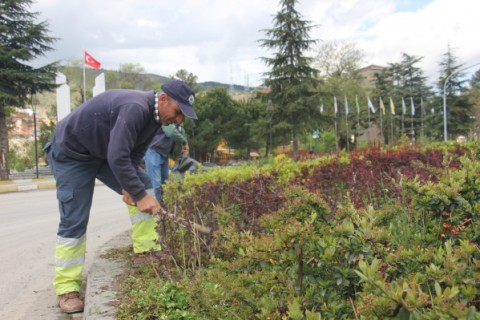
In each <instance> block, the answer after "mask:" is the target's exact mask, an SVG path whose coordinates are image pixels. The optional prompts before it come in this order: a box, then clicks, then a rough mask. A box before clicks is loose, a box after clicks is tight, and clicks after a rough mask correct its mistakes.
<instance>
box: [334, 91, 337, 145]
mask: <svg viewBox="0 0 480 320" xmlns="http://www.w3.org/2000/svg"><path fill="white" fill-rule="evenodd" d="M333 109H334V115H335V148H336V150H337V151H338V124H337V112H338V105H337V97H336V96H334V97H333Z"/></svg>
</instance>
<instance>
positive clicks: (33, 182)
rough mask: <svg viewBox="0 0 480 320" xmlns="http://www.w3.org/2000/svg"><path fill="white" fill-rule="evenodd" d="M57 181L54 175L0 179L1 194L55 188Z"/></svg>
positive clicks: (98, 182)
mask: <svg viewBox="0 0 480 320" xmlns="http://www.w3.org/2000/svg"><path fill="white" fill-rule="evenodd" d="M95 184H96V185H101V184H102V182H100V181H99V180H96V181H95ZM55 188H56V183H55V179H54V178H53V177H51V178H45V179H43V178H42V179H22V180H8V181H0V194H2V193H8V192H22V191H33V190H47V189H55Z"/></svg>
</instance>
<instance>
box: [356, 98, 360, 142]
mask: <svg viewBox="0 0 480 320" xmlns="http://www.w3.org/2000/svg"><path fill="white" fill-rule="evenodd" d="M355 106H356V107H357V130H355V142H357V137H358V136H359V133H358V131H359V130H360V105H359V104H358V96H357V95H355Z"/></svg>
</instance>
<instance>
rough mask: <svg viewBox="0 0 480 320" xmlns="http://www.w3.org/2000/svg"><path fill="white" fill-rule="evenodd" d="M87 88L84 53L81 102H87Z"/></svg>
mask: <svg viewBox="0 0 480 320" xmlns="http://www.w3.org/2000/svg"><path fill="white" fill-rule="evenodd" d="M86 88H87V86H86V81H85V51H84V52H83V101H82V102H85V101H86V100H87V89H86Z"/></svg>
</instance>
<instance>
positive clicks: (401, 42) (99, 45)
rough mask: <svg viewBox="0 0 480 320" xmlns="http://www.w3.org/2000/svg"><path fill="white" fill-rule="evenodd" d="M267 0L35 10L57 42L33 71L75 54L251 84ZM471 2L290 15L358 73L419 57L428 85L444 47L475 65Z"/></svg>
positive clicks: (392, 3) (325, 4)
mask: <svg viewBox="0 0 480 320" xmlns="http://www.w3.org/2000/svg"><path fill="white" fill-rule="evenodd" d="M278 3H279V2H278V1H276V0H262V1H258V0H243V1H236V0H183V1H167V0H156V1H151V0H103V1H94V0H83V1H73V0H37V1H36V2H35V4H34V6H33V10H35V11H39V12H40V13H41V14H42V15H41V19H42V20H48V22H49V24H50V30H51V35H53V36H56V37H59V38H61V40H59V41H58V42H57V43H56V44H55V49H56V50H55V51H53V52H50V53H48V55H47V56H46V57H45V59H43V60H42V61H41V62H43V63H45V62H51V61H54V60H69V59H72V58H76V59H81V58H82V54H83V50H87V51H88V52H90V53H91V54H92V55H93V56H94V57H95V58H96V59H97V60H99V61H100V62H102V65H103V67H104V68H107V69H118V66H119V65H120V64H121V63H139V64H141V65H142V66H143V67H144V68H145V69H146V70H147V72H153V73H158V74H161V75H165V76H168V75H171V74H174V73H175V72H176V71H177V70H179V69H186V70H188V71H189V72H192V73H194V74H196V75H197V76H198V78H199V81H201V82H203V81H219V82H224V83H230V82H232V81H233V82H234V83H238V84H245V83H246V81H247V78H248V81H249V83H250V85H259V84H260V83H261V73H262V72H265V71H266V66H265V65H264V64H263V62H262V61H261V60H260V57H263V56H270V55H271V52H268V51H266V49H265V48H261V47H260V45H259V43H258V40H259V39H261V38H264V37H265V34H264V32H262V31H261V30H262V29H269V28H272V26H273V25H272V23H273V22H272V21H273V16H274V15H275V13H276V11H277V10H278ZM476 7H477V5H476V1H471V0H456V1H451V0H415V1H413V0H342V1H338V0H322V1H317V0H300V1H299V3H298V6H297V10H298V11H299V12H300V13H301V14H302V15H303V16H304V18H305V19H307V20H310V21H311V22H312V23H313V24H315V25H318V27H316V28H314V29H313V30H312V33H311V37H312V38H313V39H319V40H334V39H335V40H345V39H346V40H351V41H356V42H357V43H358V47H359V48H362V49H363V50H365V53H366V58H367V59H366V61H365V64H381V65H385V64H387V63H389V62H397V61H399V59H400V57H401V53H402V52H405V53H407V54H409V55H413V56H420V57H424V59H423V60H422V62H421V64H420V65H419V67H421V68H423V69H424V71H425V73H426V75H427V76H429V77H430V78H431V79H430V81H432V82H433V81H435V80H436V77H438V62H439V61H440V60H441V58H442V54H443V53H445V52H446V50H447V45H448V44H450V45H451V47H452V48H454V49H455V51H454V53H455V54H456V56H457V57H458V62H459V63H465V64H466V65H469V64H473V63H476V62H480V44H479V43H478V41H476V32H477V30H479V29H480V28H479V27H480V19H477V18H476V15H475V12H476Z"/></svg>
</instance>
